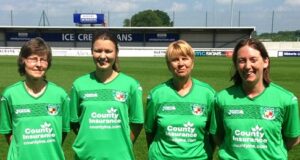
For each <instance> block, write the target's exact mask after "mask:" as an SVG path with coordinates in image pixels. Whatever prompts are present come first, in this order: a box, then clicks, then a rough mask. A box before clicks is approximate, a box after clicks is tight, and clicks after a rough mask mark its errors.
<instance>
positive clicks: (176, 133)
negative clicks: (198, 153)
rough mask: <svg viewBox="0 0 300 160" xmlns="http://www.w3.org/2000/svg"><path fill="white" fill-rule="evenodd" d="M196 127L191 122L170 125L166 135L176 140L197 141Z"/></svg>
mask: <svg viewBox="0 0 300 160" xmlns="http://www.w3.org/2000/svg"><path fill="white" fill-rule="evenodd" d="M195 130H196V128H195V127H194V124H193V123H191V122H187V123H185V124H183V126H173V125H169V126H167V128H166V136H169V137H170V138H171V139H172V141H175V142H195V141H196V137H197V133H196V132H195Z"/></svg>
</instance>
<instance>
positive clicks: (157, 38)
mask: <svg viewBox="0 0 300 160" xmlns="http://www.w3.org/2000/svg"><path fill="white" fill-rule="evenodd" d="M145 39H146V41H147V42H173V41H176V40H178V39H179V34H174V33H151V34H146V35H145Z"/></svg>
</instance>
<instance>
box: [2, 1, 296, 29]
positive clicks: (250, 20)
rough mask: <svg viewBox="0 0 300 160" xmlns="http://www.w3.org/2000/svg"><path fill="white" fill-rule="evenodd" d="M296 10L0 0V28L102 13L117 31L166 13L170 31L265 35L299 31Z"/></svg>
mask: <svg viewBox="0 0 300 160" xmlns="http://www.w3.org/2000/svg"><path fill="white" fill-rule="evenodd" d="M299 7H300V0H0V15H1V16H0V25H13V26H38V25H44V24H46V25H50V26H75V24H74V23H73V14H74V13H103V14H104V15H105V21H106V23H107V24H108V26H109V27H122V25H123V21H124V19H126V18H130V17H131V16H133V15H134V14H136V13H138V12H141V11H143V10H148V9H151V10H161V11H164V12H166V13H167V14H168V15H169V16H170V18H171V20H172V21H174V26H175V27H240V26H241V27H249V26H251V27H252V26H253V27H255V28H256V31H257V32H258V33H265V32H268V33H270V32H278V31H294V30H300V20H299V19H300V10H299ZM43 11H45V13H46V14H45V15H46V16H45V18H44V19H43V18H42V17H43V16H42V12H43ZM43 20H44V21H43Z"/></svg>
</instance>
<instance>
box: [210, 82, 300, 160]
mask: <svg viewBox="0 0 300 160" xmlns="http://www.w3.org/2000/svg"><path fill="white" fill-rule="evenodd" d="M298 113H299V112H298V100H297V98H296V97H295V96H294V95H293V94H292V93H290V92H289V91H287V90H285V89H283V88H282V87H280V86H278V85H276V84H274V83H270V85H269V86H268V87H266V88H265V90H264V91H263V93H261V94H260V95H259V96H257V97H255V98H249V97H247V95H246V94H245V93H244V91H243V89H242V87H241V86H236V85H235V86H232V87H229V88H227V89H225V90H223V91H221V92H220V93H218V94H217V97H216V106H215V114H213V116H212V117H213V118H212V119H213V120H212V124H211V128H210V132H211V133H212V134H215V135H219V136H221V135H224V138H223V140H222V144H221V145H220V149H219V153H218V154H219V157H220V159H239V160H242V159H272V160H277V159H278V160H279V159H280V160H283V159H287V150H286V147H285V144H284V141H283V136H284V137H290V138H293V137H297V136H299V135H300V123H299V115H298ZM221 137H222V136H221Z"/></svg>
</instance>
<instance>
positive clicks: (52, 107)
mask: <svg viewBox="0 0 300 160" xmlns="http://www.w3.org/2000/svg"><path fill="white" fill-rule="evenodd" d="M58 109H59V106H57V105H50V104H49V105H48V106H47V111H48V114H49V115H51V116H55V115H57V114H58Z"/></svg>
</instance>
